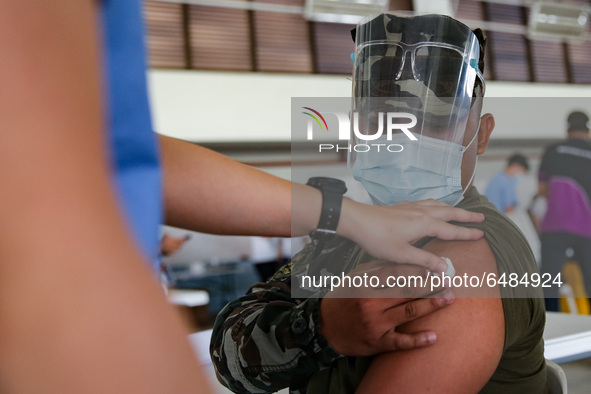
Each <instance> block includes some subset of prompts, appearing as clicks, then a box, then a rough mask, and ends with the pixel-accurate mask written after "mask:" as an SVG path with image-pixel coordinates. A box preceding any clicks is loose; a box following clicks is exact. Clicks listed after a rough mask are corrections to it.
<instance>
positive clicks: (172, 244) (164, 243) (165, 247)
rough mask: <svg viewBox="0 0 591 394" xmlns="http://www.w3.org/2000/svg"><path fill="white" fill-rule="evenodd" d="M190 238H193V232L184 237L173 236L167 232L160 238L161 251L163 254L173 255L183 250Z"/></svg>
mask: <svg viewBox="0 0 591 394" xmlns="http://www.w3.org/2000/svg"><path fill="white" fill-rule="evenodd" d="M189 239H191V234H187V235H185V236H184V237H173V236H172V235H170V234H166V233H165V234H164V235H163V236H162V239H161V240H160V253H161V254H162V256H166V257H167V256H172V255H173V254H175V253H176V252H178V251H179V250H181V248H182V247H183V245H184V244H185V243H186V242H187V241H188V240H189Z"/></svg>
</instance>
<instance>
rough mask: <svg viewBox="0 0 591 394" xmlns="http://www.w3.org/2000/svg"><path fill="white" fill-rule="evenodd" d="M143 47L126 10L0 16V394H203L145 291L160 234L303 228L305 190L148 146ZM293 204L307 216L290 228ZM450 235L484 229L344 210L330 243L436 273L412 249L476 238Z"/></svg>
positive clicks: (311, 193) (108, 2)
mask: <svg viewBox="0 0 591 394" xmlns="http://www.w3.org/2000/svg"><path fill="white" fill-rule="evenodd" d="M143 45H144V44H143V26H142V21H141V3H140V1H139V0H129V1H115V0H104V1H89V0H78V1H71V2H61V1H57V2H37V1H31V0H21V1H12V2H3V3H2V4H1V5H0V50H1V53H2V56H0V87H1V88H0V149H1V154H0V179H1V180H2V192H1V193H0V217H1V218H2V221H1V224H0V233H1V235H2V236H1V237H0V291H1V292H2V294H1V296H0V311H1V313H0V348H1V349H2V357H1V358H0V387H1V388H2V391H3V392H43V393H54V392H55V393H64V392H67V393H70V392H72V393H79V392H83V393H92V392H97V393H111V392H129V393H185V392H191V393H194V392H206V391H208V389H207V384H206V379H205V378H204V376H203V374H202V372H201V370H200V366H199V365H198V363H197V362H196V357H195V355H194V354H193V351H192V350H191V349H190V347H189V346H188V343H187V340H186V334H187V330H186V328H185V327H184V326H183V323H182V321H181V319H180V318H179V316H177V314H176V311H175V310H174V309H173V308H171V306H170V305H169V304H168V302H167V300H166V298H165V297H164V295H163V294H162V291H161V288H160V287H159V285H158V283H157V281H156V280H155V278H156V276H155V275H154V268H156V266H155V264H154V262H155V261H156V258H157V254H158V226H159V224H160V223H161V222H162V221H163V219H165V221H166V223H168V224H170V225H173V226H178V227H185V228H187V229H191V230H195V231H202V232H212V233H218V234H244V235H268V236H290V235H291V234H292V232H293V235H302V234H305V233H307V232H309V231H312V230H313V229H315V228H316V225H317V223H318V218H319V216H320V207H321V194H320V192H319V191H318V190H316V189H313V188H311V187H308V186H304V185H297V184H291V183H290V182H287V181H284V180H280V179H278V178H275V177H272V176H270V175H268V174H266V173H264V172H262V171H258V170H256V169H253V168H251V167H248V166H245V165H242V164H240V163H238V162H235V161H233V160H230V159H228V158H226V157H224V156H222V155H219V154H217V153H214V152H212V151H209V150H207V149H204V148H202V147H199V146H196V145H193V144H189V143H186V142H184V141H180V140H176V139H173V138H169V137H163V136H157V135H155V134H154V133H153V132H152V127H151V123H150V117H149V107H148V100H147V94H146V86H145V68H146V65H145V60H144V59H145V50H144V46H143ZM163 174H164V177H162V175H163ZM162 190H163V191H162ZM235 190H240V191H241V192H240V193H235ZM292 196H293V197H292ZM291 198H297V199H299V200H300V201H302V204H299V205H301V206H303V207H306V210H305V211H302V212H294V214H293V218H294V221H293V223H292V220H291V219H292V212H291ZM162 205H164V209H162ZM451 220H455V221H479V220H482V217H480V216H479V215H476V214H470V213H468V212H465V211H463V210H460V209H456V208H451V207H449V206H447V205H445V204H442V203H437V202H435V201H426V202H420V203H415V204H405V205H404V206H403V207H397V206H393V207H372V206H368V205H363V204H360V203H356V202H353V201H351V200H348V199H345V200H344V201H343V209H342V214H341V218H340V221H339V226H338V228H337V233H339V234H341V235H343V236H345V237H348V238H351V239H353V240H354V241H355V242H357V243H359V244H360V245H362V246H363V247H364V248H366V249H367V250H368V251H369V252H371V253H372V254H373V255H374V256H376V257H381V258H385V259H388V260H396V261H399V262H410V263H415V264H421V265H424V266H427V267H430V268H433V269H437V265H438V264H439V265H440V267H439V269H440V270H441V268H442V267H441V264H443V267H445V266H446V265H445V263H442V260H441V259H440V258H439V257H438V256H435V255H433V254H430V253H427V252H425V251H421V250H418V249H416V248H414V247H412V246H411V243H412V242H414V241H416V240H417V239H419V238H422V237H423V236H425V235H431V236H437V237H440V238H443V239H476V238H479V237H481V236H482V234H481V233H480V232H478V231H476V230H468V229H462V228H458V227H456V226H452V225H450V224H448V223H447V221H451ZM292 225H293V226H292ZM150 267H152V268H153V269H149V268H150ZM403 301H405V300H402V301H401V300H392V303H393V305H392V306H393V307H394V306H396V305H397V304H401V303H402V302H403ZM402 308H403V309H404V306H403V307H402ZM433 309H435V307H433V308H431V309H430V310H433ZM427 312H428V311H421V313H422V314H424V313H427ZM378 323H380V322H376V324H378ZM385 323H386V325H389V327H391V328H394V327H395V326H396V324H397V323H396V322H390V321H388V322H385ZM426 335H428V333H419V334H417V338H416V340H417V341H420V340H421V337H422V336H426ZM366 339H367V338H352V339H351V340H352V341H360V342H361V343H363V341H365V340H366Z"/></svg>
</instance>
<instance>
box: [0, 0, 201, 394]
mask: <svg viewBox="0 0 591 394" xmlns="http://www.w3.org/2000/svg"><path fill="white" fill-rule="evenodd" d="M96 10H97V4H96V2H94V1H89V0H78V1H57V2H39V1H31V0H21V1H8V2H2V3H1V4H0V49H1V52H2V55H1V56H0V86H1V88H0V179H1V182H2V192H1V193H0V217H1V218H2V221H1V224H0V234H1V235H0V291H1V292H2V295H1V296H0V311H2V312H1V313H0V348H1V349H2V357H0V382H1V383H0V386H1V387H2V391H3V392H30V393H189V392H191V393H194V392H206V391H207V383H206V380H205V379H204V377H203V376H202V374H201V372H200V367H199V365H198V363H197V362H196V357H195V356H194V354H193V353H192V351H191V350H190V346H189V344H188V342H187V339H186V334H187V332H186V330H185V328H184V326H183V325H182V323H181V319H180V317H179V316H177V314H176V312H175V311H174V310H173V309H172V308H171V307H170V306H169V304H168V303H167V301H166V299H165V297H164V296H163V294H162V290H161V289H160V287H159V286H158V284H157V283H156V281H155V280H154V277H153V274H152V273H151V272H150V271H149V269H148V264H147V263H146V262H145V261H143V258H142V256H141V255H140V253H139V252H138V250H137V249H136V247H135V246H134V243H133V241H132V239H131V238H130V235H129V233H128V231H127V228H126V225H125V223H124V222H123V220H122V218H121V212H120V209H119V207H118V206H117V202H116V199H115V196H114V192H113V187H112V181H111V179H109V168H108V167H109V166H108V160H107V156H106V152H105V146H106V139H105V135H104V133H103V128H104V121H103V118H102V116H103V112H102V108H101V106H102V103H103V96H102V92H101V81H100V80H99V77H100V76H101V75H103V72H102V71H101V70H100V65H101V64H102V60H101V59H100V51H99V49H98V48H99V43H98V39H97V37H98V36H99V35H98V34H97V32H98V31H99V23H97V22H98V21H97V13H96Z"/></svg>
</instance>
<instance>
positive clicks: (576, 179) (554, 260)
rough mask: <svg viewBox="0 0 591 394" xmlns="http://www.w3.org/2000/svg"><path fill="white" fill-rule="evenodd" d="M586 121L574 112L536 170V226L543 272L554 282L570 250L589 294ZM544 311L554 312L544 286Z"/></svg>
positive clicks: (590, 192)
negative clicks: (541, 209)
mask: <svg viewBox="0 0 591 394" xmlns="http://www.w3.org/2000/svg"><path fill="white" fill-rule="evenodd" d="M589 127H590V125H589V117H588V116H587V114H586V113H584V112H581V111H573V112H571V113H570V114H569V115H568V118H567V126H566V130H567V136H566V139H565V140H564V141H561V142H558V143H556V144H553V145H550V146H549V147H548V148H546V151H545V152H544V155H543V157H542V162H541V163H540V168H539V172H538V195H540V196H544V197H546V214H545V215H544V218H543V219H542V222H541V224H540V233H541V236H540V239H541V243H542V266H541V271H542V273H543V274H549V275H550V277H552V278H554V277H556V275H558V274H559V273H560V272H561V270H562V266H563V265H564V263H565V261H566V260H567V259H570V258H571V257H569V256H567V250H569V249H572V250H574V260H576V261H577V262H578V263H579V266H580V267H581V271H582V273H583V278H584V282H585V288H586V290H587V291H590V290H591V176H590V175H589V174H590V173H591V143H590V142H589ZM544 296H545V297H546V309H547V310H549V311H558V289H557V288H556V287H554V286H553V287H549V288H544Z"/></svg>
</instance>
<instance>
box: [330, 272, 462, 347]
mask: <svg viewBox="0 0 591 394" xmlns="http://www.w3.org/2000/svg"><path fill="white" fill-rule="evenodd" d="M364 274H368V275H375V276H379V277H380V282H381V283H386V278H387V277H388V276H390V275H391V276H401V275H402V276H408V275H419V276H423V277H426V275H425V274H426V270H425V269H424V268H421V267H418V266H410V265H399V264H393V263H388V262H384V261H372V262H370V263H366V264H361V265H360V266H358V267H357V268H355V269H354V270H353V271H351V272H350V273H349V275H350V276H353V275H359V276H363V275H364ZM429 290H430V289H429V288H421V287H410V286H407V287H393V288H382V287H379V288H343V287H341V288H337V289H334V290H333V291H331V292H330V293H328V294H327V296H326V297H325V298H324V299H322V301H321V303H320V320H321V324H320V330H319V331H320V333H321V334H322V335H323V336H324V337H325V338H326V340H327V341H328V343H329V344H330V345H331V346H332V348H333V349H335V350H336V351H337V352H339V353H341V354H344V355H347V356H371V355H376V354H379V353H382V352H388V351H395V350H406V349H413V348H417V347H422V346H427V345H430V344H433V343H434V342H435V341H436V338H437V337H436V334H435V333H434V332H433V331H423V332H418V333H413V334H403V333H400V332H396V327H398V326H400V325H402V324H404V323H407V322H409V321H411V320H415V319H418V318H420V317H422V316H425V315H427V314H429V313H431V312H434V311H436V310H439V309H441V308H443V307H445V306H447V305H449V304H451V303H453V302H454V295H453V292H452V291H451V290H450V289H437V290H438V291H439V292H438V293H437V294H431V295H430V296H429V297H428V298H416V297H424V296H426V295H427V294H428V293H429ZM343 297H347V298H343ZM377 297H380V298H377ZM385 297H388V298H385Z"/></svg>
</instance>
